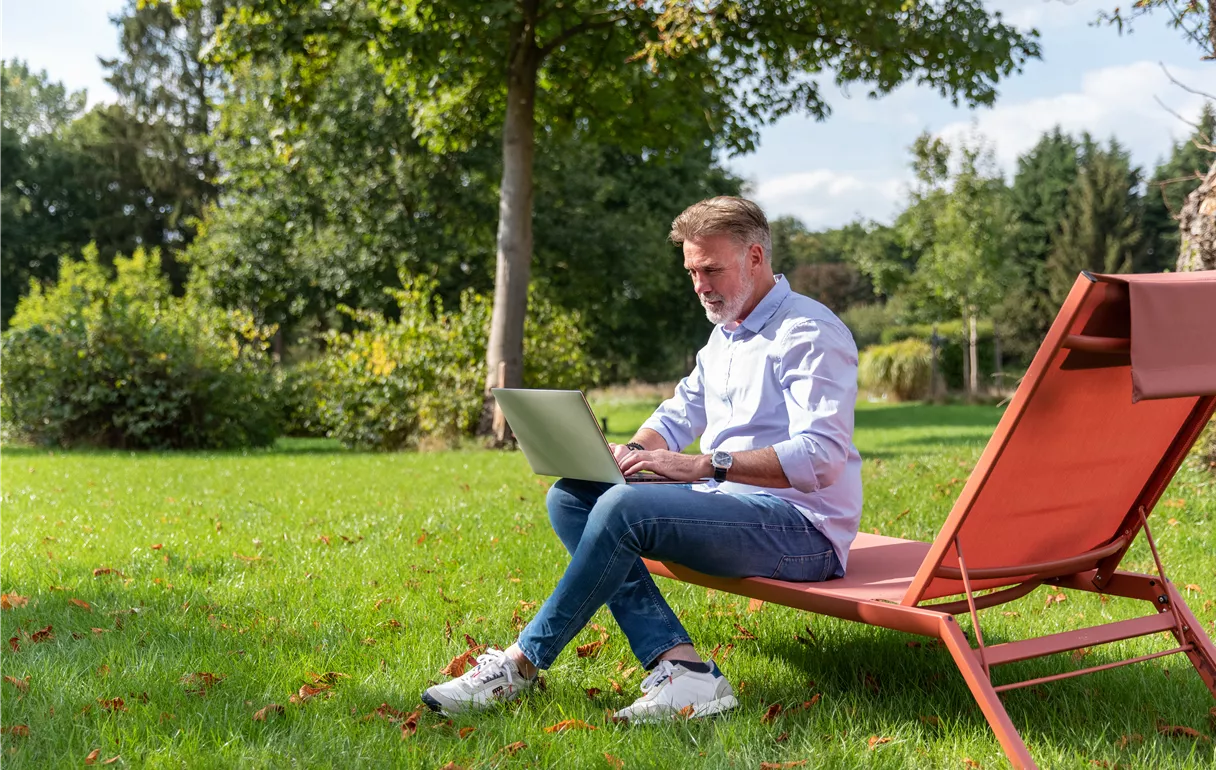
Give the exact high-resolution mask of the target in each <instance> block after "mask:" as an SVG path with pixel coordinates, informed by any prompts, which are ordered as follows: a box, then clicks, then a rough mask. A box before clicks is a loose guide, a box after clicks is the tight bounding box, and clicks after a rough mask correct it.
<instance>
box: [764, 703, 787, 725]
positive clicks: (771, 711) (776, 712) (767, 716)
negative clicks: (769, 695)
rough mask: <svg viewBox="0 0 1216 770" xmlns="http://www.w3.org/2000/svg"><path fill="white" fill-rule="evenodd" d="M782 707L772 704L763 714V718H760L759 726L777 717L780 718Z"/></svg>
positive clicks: (778, 704)
mask: <svg viewBox="0 0 1216 770" xmlns="http://www.w3.org/2000/svg"><path fill="white" fill-rule="evenodd" d="M781 709H782V706H781V704H780V703H774V704H773V705H771V706H769V707H768V710H767V711H765V712H764V716H762V717H760V722H761V724H769V723H770V722H772V721H773V720H774V719H776V718H777V717H779V716H781Z"/></svg>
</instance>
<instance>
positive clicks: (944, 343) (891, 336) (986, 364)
mask: <svg viewBox="0 0 1216 770" xmlns="http://www.w3.org/2000/svg"><path fill="white" fill-rule="evenodd" d="M937 334H938V337H939V338H941V347H940V348H938V366H939V367H940V371H941V374H942V379H943V380H944V381H945V383H946V387H947V388H949V389H950V390H963V389H964V388H966V386H967V383H966V381H965V380H964V379H963V358H964V356H967V355H968V347H967V345H968V343H967V330H966V329H965V328H964V325H963V322H962V321H946V322H945V323H939V324H937ZM932 336H933V324H910V325H907V326H893V327H890V328H887V329H883V331H882V343H883V344H884V345H886V344H890V343H892V342H899V341H901V340H908V339H915V340H920V341H922V342H924V343H925V344H926V345H928V344H929V339H930V338H931V337H932ZM976 337H977V342H978V345H979V350H978V351H976V355H977V357H978V359H979V364H980V367H979V368H980V372H979V375H980V376H979V380H980V385H981V387H982V386H984V385H986V384H989V383H991V382H992V374H993V372H994V371H995V370H996V367H995V358H996V356H995V352H996V350H995V347H994V342H993V332H992V322H991V321H980V322H979V323H978V324H977V325H976ZM930 358H932V349H930ZM930 365H932V364H930Z"/></svg>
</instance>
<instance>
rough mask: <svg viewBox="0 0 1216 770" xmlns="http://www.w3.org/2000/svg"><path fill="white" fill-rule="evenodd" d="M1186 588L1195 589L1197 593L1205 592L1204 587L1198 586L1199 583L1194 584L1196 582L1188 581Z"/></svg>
mask: <svg viewBox="0 0 1216 770" xmlns="http://www.w3.org/2000/svg"><path fill="white" fill-rule="evenodd" d="M1186 590H1188V591H1194V592H1195V593H1197V594H1201V593H1203V589H1202V588H1200V587H1199V586H1197V585H1196V584H1194V583H1187V584H1186Z"/></svg>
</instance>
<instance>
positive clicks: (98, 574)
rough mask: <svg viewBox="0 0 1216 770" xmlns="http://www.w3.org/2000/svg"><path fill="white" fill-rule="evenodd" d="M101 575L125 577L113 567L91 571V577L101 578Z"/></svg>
mask: <svg viewBox="0 0 1216 770" xmlns="http://www.w3.org/2000/svg"><path fill="white" fill-rule="evenodd" d="M102 575H118V576H119V577H126V575H124V574H122V570H116V569H114V568H113V567H98V568H97V569H95V570H93V577H101V576H102Z"/></svg>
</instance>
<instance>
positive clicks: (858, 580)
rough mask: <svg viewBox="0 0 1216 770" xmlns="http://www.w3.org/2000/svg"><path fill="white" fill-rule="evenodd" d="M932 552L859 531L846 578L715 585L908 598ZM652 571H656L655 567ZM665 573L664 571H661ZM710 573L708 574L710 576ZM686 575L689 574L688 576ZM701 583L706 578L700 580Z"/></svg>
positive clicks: (738, 580)
mask: <svg viewBox="0 0 1216 770" xmlns="http://www.w3.org/2000/svg"><path fill="white" fill-rule="evenodd" d="M928 553H929V543H922V542H920V541H919V540H901V539H900V538H898V537H885V536H883V535H868V534H865V533H858V534H857V538H856V539H855V540H854V541H853V546H852V547H851V548H850V549H849V567H848V570H847V571H846V574H845V576H844V577H842V578H837V579H835V580H827V581H824V582H822V583H791V582H787V581H784V580H771V579H769V578H758V577H755V578H735V579H728V578H713V579H711V580H712V583H713V584H714V587H716V588H719V589H721V590H725V591H731V590H732V588H731V586H732V585H735V586H742V585H744V584H753V585H755V586H756V587H757V588H759V587H761V586H763V589H764V590H763V593H764V595H766V596H771V597H772V598H773V599H776V598H777V596H776V595H777V594H788V593H790V592H795V593H802V594H809V595H813V596H832V597H840V598H847V599H852V600H855V601H886V602H898V601H900V600H901V599H903V598H904V594H906V593H907V591H908V586H910V585H911V584H912V578H913V577H914V576H915V575H916V571H917V570H918V569H920V565H921V563H922V562H924V560H925V555H926V554H928ZM664 566H665V567H667V570H664V572H668V573H669V575H664V576H665V577H666V576H670V573H671V572H672V567H675V570H674V572H678V573H680V574H681V576H684V575H687V574H688V573H689V572H690V571H689V570H686V569H683V568H680V567H679V566H678V565H672V564H665V565H664ZM651 571H652V572H653V571H655V570H654V569H653V568H652V570H651ZM660 574H662V573H660ZM706 577H707V576H706ZM684 579H686V578H684ZM695 582H698V583H700V584H705V582H706V581H703V580H697V581H695ZM734 592H735V593H741V594H743V595H745V596H753V595H756V592H755V591H746V590H738V589H735V590H734Z"/></svg>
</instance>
